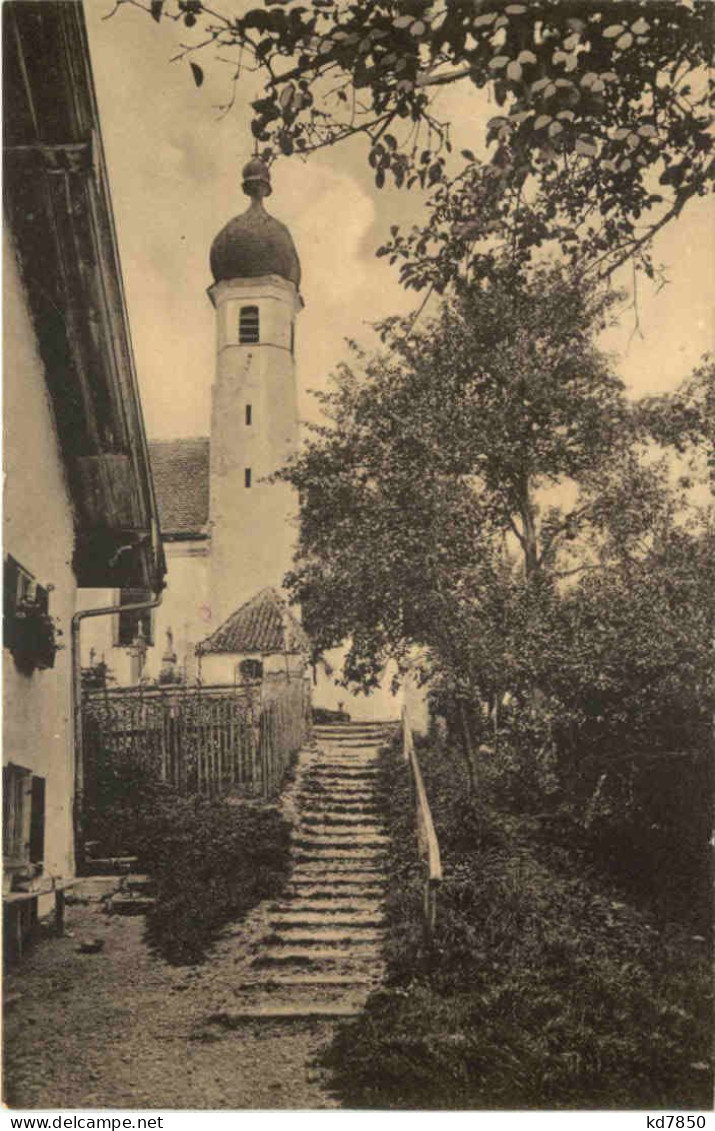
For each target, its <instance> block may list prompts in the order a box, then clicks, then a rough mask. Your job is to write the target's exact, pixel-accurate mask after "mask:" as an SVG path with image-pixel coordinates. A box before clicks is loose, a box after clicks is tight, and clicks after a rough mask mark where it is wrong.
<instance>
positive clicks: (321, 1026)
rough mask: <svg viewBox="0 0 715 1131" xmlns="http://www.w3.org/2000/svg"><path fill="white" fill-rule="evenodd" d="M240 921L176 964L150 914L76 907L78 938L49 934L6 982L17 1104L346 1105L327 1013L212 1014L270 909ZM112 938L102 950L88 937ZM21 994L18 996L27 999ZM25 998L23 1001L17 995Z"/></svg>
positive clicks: (72, 931) (9, 1086)
mask: <svg viewBox="0 0 715 1131" xmlns="http://www.w3.org/2000/svg"><path fill="white" fill-rule="evenodd" d="M250 919H251V921H250V922H248V921H247V922H246V923H245V924H244V925H242V926H240V927H234V928H232V929H231V930H230V931H229V932H227V934H226V935H225V936H224V938H222V940H221V941H220V942H219V944H218V945H217V947H216V949H215V952H214V954H213V957H212V959H211V960H210V961H209V962H207V963H206V964H205V965H204V966H201V967H195V968H187V967H183V968H177V967H171V966H169V965H168V964H167V963H165V962H164V961H163V960H162V959H159V958H156V957H154V956H152V955H151V954H149V952H148V951H147V948H146V946H145V945H144V943H143V941H142V935H143V929H144V928H143V922H144V921H143V919H140V918H132V919H127V918H118V917H109V916H107V915H105V914H104V913H103V912H102V911H101V910H100V908H99V905H98V904H90V905H88V906H75V907H71V908H69V909H68V914H67V929H68V932H69V933H68V935H67V936H65V938H62V939H49V940H46V941H42V942H40V943H39V944H38V945H37V946H36V947H35V948H34V949H33V950H32V951H31V952H30V953H28V954H27V956H26V958H25V959H23V962H22V965H21V967H20V968H19V969H18V970H16V971H15V972H13V973H12V975H11V976H10V977H8V978H7V979H6V983H5V995H6V997H7V998H8V999H9V1000H10V1004H9V1006H8V1008H7V1010H6V1015H5V1049H6V1061H5V1090H6V1102H8V1103H9V1104H10V1105H11V1106H12V1107H15V1108H17V1107H19V1108H63V1107H64V1108H94V1107H97V1108H112V1107H119V1108H147V1109H163V1108H167V1109H171V1108H188V1109H196V1108H217V1109H231V1108H234V1109H236V1108H238V1109H261V1108H264V1109H265V1108H268V1109H280V1108H290V1109H293V1110H295V1109H299V1110H300V1109H318V1108H335V1107H337V1106H339V1105H338V1101H337V1100H336V1099H335V1098H334V1097H332V1096H331V1095H330V1093H329V1092H328V1090H327V1088H326V1081H325V1080H324V1078H323V1076H322V1075H321V1072H320V1070H319V1069H317V1068H315V1067H313V1066H312V1065H311V1062H312V1060H313V1058H314V1056H315V1054H316V1052H317V1051H318V1049H319V1048H320V1047H321V1046H323V1045H324V1044H326V1043H327V1042H328V1041H329V1040H330V1038H331V1035H332V1032H333V1028H334V1025H333V1024H332V1023H330V1022H325V1021H312V1022H297V1021H288V1022H278V1021H255V1022H252V1021H245V1022H243V1023H242V1024H241V1026H240V1028H237V1029H226V1028H225V1027H224V1026H222V1025H221V1024H220V1023H216V1022H212V1021H211V1020H210V1018H211V1017H212V1015H214V1014H221V1013H222V1012H224V1011H226V1010H229V1009H230V1007H231V1005H232V1003H233V1001H234V994H233V989H232V987H233V985H234V984H235V978H236V969H237V967H239V968H240V966H241V964H242V963H243V962H244V961H245V959H246V957H247V956H248V955H249V954H250V953H251V951H252V948H253V947H255V945H256V936H257V934H260V933H262V931H263V929H264V923H263V922H262V913H260V912H259V913H258V914H256V913H254V914H253V916H252V917H250ZM95 936H98V937H101V938H103V939H104V940H105V945H104V948H103V950H102V951H101V952H99V953H97V954H80V953H78V951H77V946H78V941H79V940H80V939H81V938H84V937H95ZM16 995H17V996H16ZM13 998H14V999H15V1000H13Z"/></svg>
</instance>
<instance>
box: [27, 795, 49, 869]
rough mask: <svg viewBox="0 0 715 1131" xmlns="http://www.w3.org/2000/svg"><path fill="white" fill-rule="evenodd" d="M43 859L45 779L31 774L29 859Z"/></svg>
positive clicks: (37, 862) (36, 862) (40, 861)
mask: <svg viewBox="0 0 715 1131" xmlns="http://www.w3.org/2000/svg"><path fill="white" fill-rule="evenodd" d="M44 859H45V779H44V778H41V777H38V775H37V774H33V775H32V799H31V808H30V860H31V862H32V863H33V864H41V863H42V861H43V860H44Z"/></svg>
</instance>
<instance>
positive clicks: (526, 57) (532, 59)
mask: <svg viewBox="0 0 715 1131" xmlns="http://www.w3.org/2000/svg"><path fill="white" fill-rule="evenodd" d="M517 61H518V62H519V63H521V64H522V65H523V64H524V63H536V62H537V59H536V55H535V54H534V52H533V51H520V52H519V56H518V60H517Z"/></svg>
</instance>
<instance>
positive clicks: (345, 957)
mask: <svg viewBox="0 0 715 1131" xmlns="http://www.w3.org/2000/svg"><path fill="white" fill-rule="evenodd" d="M393 728H394V724H391V723H340V724H330V725H327V724H326V725H320V726H316V727H315V728H314V737H315V740H316V743H315V746H314V747H313V748H311V749H306V750H305V751H303V752H302V753H301V755H300V758H299V762H298V768H297V773H296V784H295V792H294V797H295V803H296V811H297V823H296V826H295V830H294V834H293V846H292V854H293V871H292V875H291V879H290V882H289V886H288V888H287V890H286V892H285V894H284V896H283V897H282V898H281V900H280V901H278V902H276V903H273V904H271V905H270V906H269V907H268V909H267V912H266V916H267V918H266V924H267V930H266V933H265V934H264V935H263V937H262V938H261V939H260V941H259V943H258V946H257V948H256V951H255V954H254V957H253V959H252V962H251V964H250V966H249V967H247V968H244V971H243V973H242V980H241V982H240V984H239V985H237V986H236V991H235V992H236V1002H235V1006H234V1007H232V1008H231V1010H230V1019H229V1018H227V1019H226V1020H230V1022H233V1021H234V1020H235V1021H236V1022H237V1023H238V1022H240V1021H241V1020H242V1019H244V1018H254V1017H262V1018H265V1019H269V1018H286V1019H287V1018H294V1019H301V1018H316V1017H326V1018H329V1017H349V1016H352V1015H354V1014H356V1013H359V1012H360V1010H361V1008H362V1006H363V1005H364V1002H365V999H366V998H367V996H368V994H369V993H370V991H371V990H372V989H373V988H374V987H375V986H377V985H378V984H379V983H380V981H381V979H382V977H383V973H384V961H383V957H382V940H383V915H384V894H385V887H386V884H387V868H386V850H387V848H388V843H389V842H388V837H387V835H386V832H385V827H384V824H383V820H382V816H381V814H380V813H379V810H378V804H377V798H376V777H377V774H378V768H377V754H378V750H379V748H380V746H381V745H383V744H384V742H385V741H386V740H387V738H388V737H389V735H390V733H391V732H392V730H393Z"/></svg>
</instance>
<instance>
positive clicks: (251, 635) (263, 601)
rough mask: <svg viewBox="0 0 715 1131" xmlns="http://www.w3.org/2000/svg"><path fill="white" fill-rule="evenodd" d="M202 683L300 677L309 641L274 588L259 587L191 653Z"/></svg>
mask: <svg viewBox="0 0 715 1131" xmlns="http://www.w3.org/2000/svg"><path fill="white" fill-rule="evenodd" d="M196 651H197V654H198V656H199V673H200V678H201V682H202V683H205V684H226V683H241V682H244V681H247V680H251V679H259V678H262V677H263V676H272V675H273V676H275V675H286V674H287V675H295V676H302V675H303V674H304V671H305V667H306V664H307V661H308V657H309V654H310V640H309V638H308V636H307V634H306V633H305V631H304V630H303V628H302V627H301V625H300V623H299V622H298V620H297V619H296V617H295V616H294V615H293V613H292V612H291V611H290V609H289V608H288V604H287V602H286V600H285V598H284V597H283V596H281V594H280V593H279V592H278V590H276V589H274V588H273V587H271V586H269V587H267V588H266V589H261V591H260V592H259V593H256V595H255V596H254V597H251V599H250V600H249V601H246V602H245V604H243V605H241V606H240V608H238V609H236V611H235V612H234V613H232V614H231V616H229V617H228V618H227V619H226V620H225V621H224V622H223V624H221V625H220V626H219V627H218V628H217V629H216V630H215V632H212V633H211V635H210V636H208V637H207V638H206V639H205V640H204V641H202V643H201V644H199V646H198V648H197V649H196Z"/></svg>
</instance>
